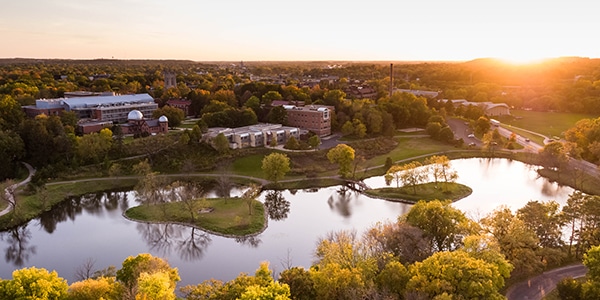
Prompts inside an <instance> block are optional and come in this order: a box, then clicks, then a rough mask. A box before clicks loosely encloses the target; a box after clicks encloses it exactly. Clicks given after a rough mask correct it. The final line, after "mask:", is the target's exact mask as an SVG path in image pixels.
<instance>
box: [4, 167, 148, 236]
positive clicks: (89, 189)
mask: <svg viewBox="0 0 600 300" xmlns="http://www.w3.org/2000/svg"><path fill="white" fill-rule="evenodd" d="M136 183H137V179H124V178H121V179H119V180H115V179H113V180H93V181H81V182H79V181H73V182H67V183H61V184H54V185H46V189H45V191H42V192H38V193H35V194H30V193H27V192H26V191H25V189H24V188H21V189H19V190H18V191H17V195H16V196H17V208H16V209H15V211H12V212H10V213H8V214H6V215H4V216H1V217H0V230H6V229H9V228H12V227H15V226H18V225H21V224H23V223H26V222H28V221H30V220H32V219H34V218H36V217H37V216H39V215H40V214H41V213H43V212H44V211H48V210H50V209H52V207H53V206H54V205H56V204H58V203H60V202H62V201H64V200H65V199H67V198H68V197H73V196H81V195H85V194H90V193H96V192H102V191H110V190H123V189H131V188H133V187H134V186H135V184H136Z"/></svg>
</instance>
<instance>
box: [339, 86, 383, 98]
mask: <svg viewBox="0 0 600 300" xmlns="http://www.w3.org/2000/svg"><path fill="white" fill-rule="evenodd" d="M344 93H346V95H347V96H348V97H349V98H351V99H372V100H375V99H377V91H376V90H375V89H374V88H372V87H370V86H368V85H360V86H357V85H351V86H349V87H348V88H346V89H344Z"/></svg>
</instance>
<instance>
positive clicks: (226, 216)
mask: <svg viewBox="0 0 600 300" xmlns="http://www.w3.org/2000/svg"><path fill="white" fill-rule="evenodd" d="M195 201H197V203H196V206H195V207H198V209H196V212H195V213H194V214H193V217H192V213H191V212H190V209H189V207H190V206H189V204H186V203H184V202H170V203H161V204H156V205H140V206H136V207H132V208H130V209H128V210H127V211H126V212H125V216H126V217H128V218H130V219H132V220H135V221H142V222H157V223H178V224H183V225H189V226H195V227H198V228H201V229H203V230H205V231H208V232H211V233H215V234H218V235H224V236H245V235H251V234H256V233H259V232H261V231H262V230H263V229H265V227H266V226H267V224H266V222H267V221H266V218H265V209H264V206H263V204H262V203H261V202H259V201H257V200H252V204H251V205H252V214H249V209H248V203H247V202H246V200H243V199H241V198H212V199H206V200H195Z"/></svg>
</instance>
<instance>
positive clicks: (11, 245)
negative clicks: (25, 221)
mask: <svg viewBox="0 0 600 300" xmlns="http://www.w3.org/2000/svg"><path fill="white" fill-rule="evenodd" d="M29 239H31V231H29V229H28V228H27V225H22V226H19V227H15V228H13V229H11V230H9V231H5V232H2V233H0V240H5V241H6V242H7V244H8V247H6V249H5V252H4V258H5V260H6V262H7V263H11V262H12V263H13V264H14V265H15V266H17V267H21V266H23V265H24V264H25V262H27V260H29V256H30V255H32V254H35V252H36V247H35V246H30V245H28V244H29Z"/></svg>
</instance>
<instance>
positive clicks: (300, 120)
mask: <svg viewBox="0 0 600 300" xmlns="http://www.w3.org/2000/svg"><path fill="white" fill-rule="evenodd" d="M283 108H285V110H286V112H287V125H289V126H295V127H298V128H301V129H305V130H309V131H312V132H314V133H315V134H317V135H318V136H321V137H322V136H328V135H330V134H331V112H332V108H331V107H330V106H325V105H309V106H295V105H283Z"/></svg>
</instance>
